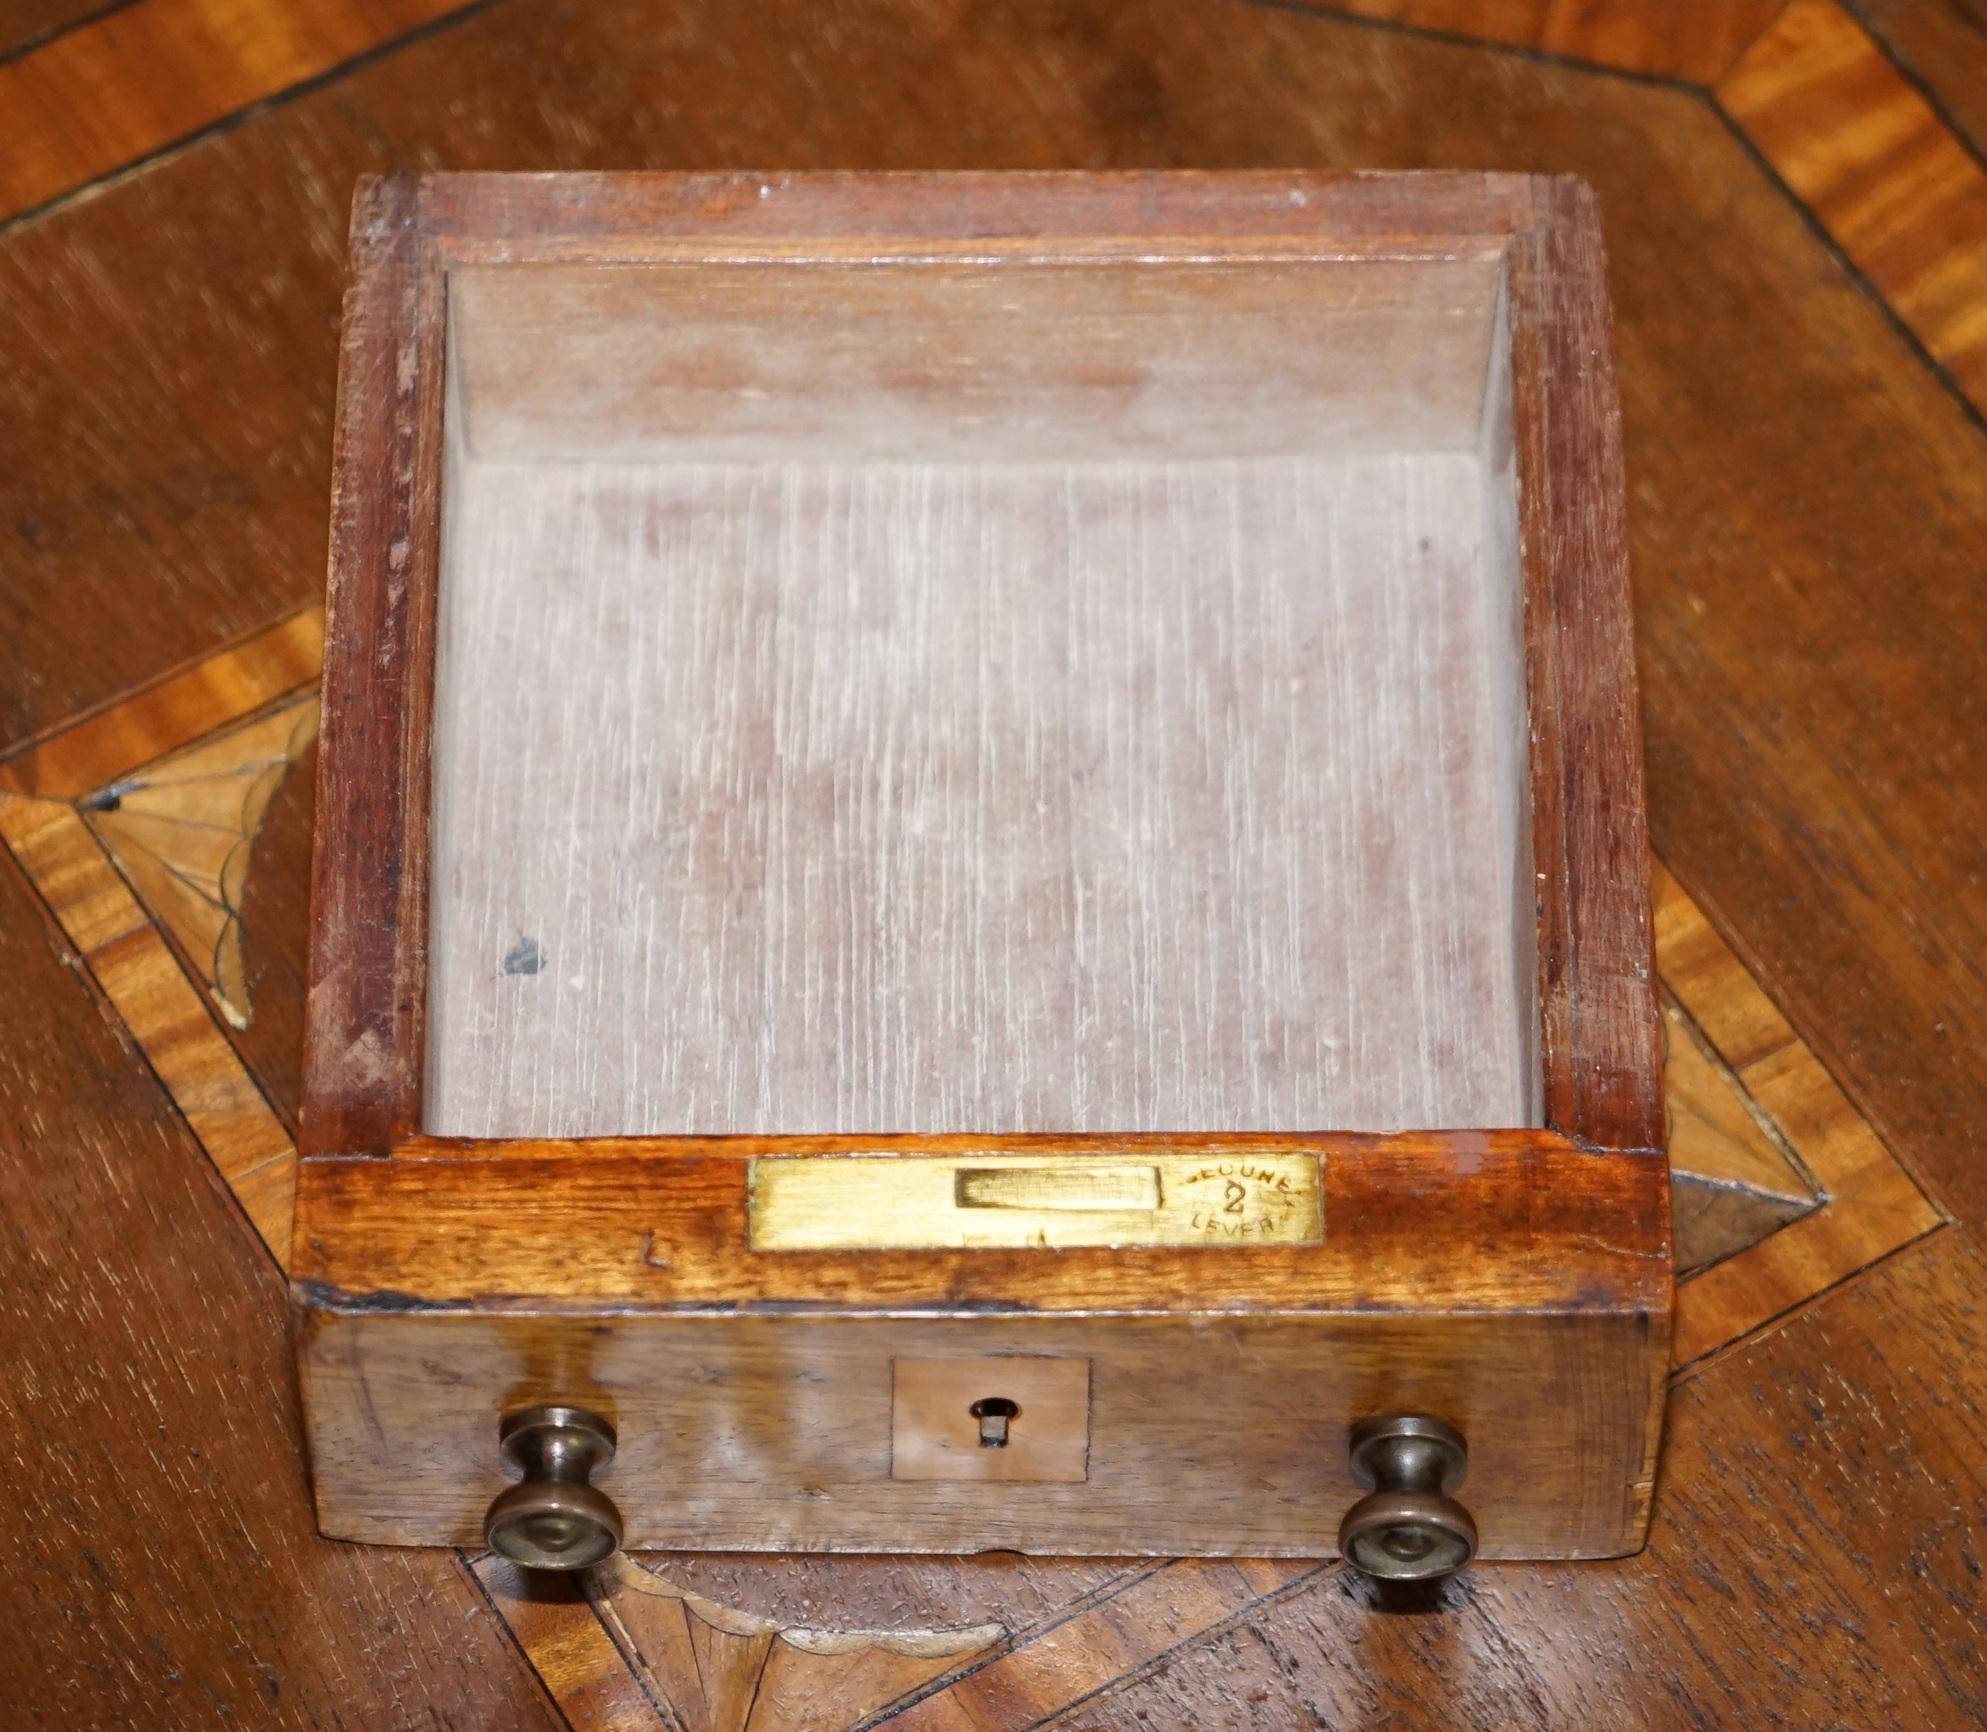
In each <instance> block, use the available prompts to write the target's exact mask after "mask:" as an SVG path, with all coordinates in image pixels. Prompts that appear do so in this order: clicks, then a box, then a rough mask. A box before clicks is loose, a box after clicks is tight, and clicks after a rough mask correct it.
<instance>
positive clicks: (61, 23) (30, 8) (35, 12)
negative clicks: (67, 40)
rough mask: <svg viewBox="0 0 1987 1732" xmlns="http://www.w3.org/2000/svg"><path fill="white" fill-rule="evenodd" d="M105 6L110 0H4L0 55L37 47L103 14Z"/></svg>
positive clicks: (1, 0) (0, 17) (0, 13)
mask: <svg viewBox="0 0 1987 1732" xmlns="http://www.w3.org/2000/svg"><path fill="white" fill-rule="evenodd" d="M108 3H110V4H118V3H120V0H108ZM105 4H106V0H0V54H19V53H21V52H23V51H24V50H26V49H28V48H30V47H33V46H36V45H38V44H40V43H42V42H43V41H45V40H46V39H47V38H48V37H50V36H52V35H54V34H55V33H56V32H57V31H59V30H65V29H68V28H69V27H70V26H72V25H74V24H76V23H78V22H80V21H81V20H83V19H86V18H88V17H90V16H91V15H92V14H93V13H95V12H98V11H101V10H102V9H103V7H104V5H105Z"/></svg>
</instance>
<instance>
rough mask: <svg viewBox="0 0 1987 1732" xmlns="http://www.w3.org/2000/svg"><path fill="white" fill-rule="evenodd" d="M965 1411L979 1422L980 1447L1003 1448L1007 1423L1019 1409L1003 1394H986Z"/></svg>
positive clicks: (1018, 1412) (1017, 1413) (1005, 1444)
mask: <svg viewBox="0 0 1987 1732" xmlns="http://www.w3.org/2000/svg"><path fill="white" fill-rule="evenodd" d="M966 1411H967V1412H968V1413H970V1414H971V1415H972V1416H973V1417H974V1418H975V1419H977V1420H978V1421H979V1422H980V1447H981V1448H982V1449H1005V1448H1006V1447H1007V1423H1008V1421H1009V1420H1011V1419H1014V1418H1016V1417H1017V1416H1018V1415H1019V1414H1020V1412H1021V1409H1020V1408H1018V1407H1016V1406H1015V1405H1014V1403H1013V1402H1011V1401H1009V1400H1008V1399H1007V1397H1006V1396H1004V1395H988V1396H983V1397H981V1399H980V1400H978V1401H976V1402H974V1403H973V1405H972V1406H971V1407H969V1408H967V1409H966Z"/></svg>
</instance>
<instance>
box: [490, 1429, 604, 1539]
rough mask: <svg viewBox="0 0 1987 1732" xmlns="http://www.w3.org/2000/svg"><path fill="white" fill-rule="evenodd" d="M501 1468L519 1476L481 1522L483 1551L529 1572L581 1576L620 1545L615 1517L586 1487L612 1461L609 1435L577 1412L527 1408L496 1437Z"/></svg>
mask: <svg viewBox="0 0 1987 1732" xmlns="http://www.w3.org/2000/svg"><path fill="white" fill-rule="evenodd" d="M497 1449H498V1452H499V1453H500V1454H501V1455H502V1456H503V1458H504V1465H505V1466H506V1467H508V1468H510V1469H511V1470H512V1471H513V1472H514V1473H518V1474H521V1475H523V1479H522V1482H521V1483H520V1484H517V1485H514V1486H512V1487H511V1488H510V1489H509V1490H507V1491H504V1492H501V1493H499V1494H498V1496H497V1498H496V1499H495V1501H494V1502H492V1503H491V1505H490V1513H489V1514H488V1515H486V1516H485V1517H484V1518H483V1537H484V1539H485V1540H487V1541H488V1542H489V1545H490V1549H491V1550H492V1551H495V1552H501V1553H502V1554H503V1555H504V1556H505V1557H507V1558H509V1559H510V1560H511V1562H512V1563H516V1564H523V1565H524V1566H525V1567H526V1568H528V1569H534V1570H582V1569H585V1568H586V1566H587V1565H588V1564H597V1563H599V1562H600V1560H601V1559H602V1558H605V1557H608V1556H611V1555H612V1554H613V1552H614V1551H615V1550H616V1549H617V1548H618V1547H619V1546H620V1544H621V1512H620V1511H619V1510H618V1509H616V1508H615V1507H614V1500H613V1499H612V1498H611V1497H609V1496H608V1495H607V1494H606V1493H605V1492H604V1491H602V1490H600V1489H599V1488H598V1487H597V1486H595V1485H594V1484H592V1483H591V1481H592V1476H593V1474H594V1473H595V1471H596V1470H598V1469H600V1468H603V1467H605V1466H606V1465H607V1464H608V1463H609V1462H610V1461H612V1460H613V1459H614V1428H613V1426H611V1425H609V1424H608V1423H607V1421H606V1420H604V1419H602V1418H601V1417H600V1415H599V1414H597V1413H589V1412H587V1411H586V1409H585V1408H583V1407H530V1408H526V1409H525V1410H524V1411H523V1412H522V1413H514V1414H512V1415H511V1416H510V1418H508V1419H506V1420H505V1421H504V1423H503V1427H502V1429H501V1430H500V1431H499V1432H498V1433H497Z"/></svg>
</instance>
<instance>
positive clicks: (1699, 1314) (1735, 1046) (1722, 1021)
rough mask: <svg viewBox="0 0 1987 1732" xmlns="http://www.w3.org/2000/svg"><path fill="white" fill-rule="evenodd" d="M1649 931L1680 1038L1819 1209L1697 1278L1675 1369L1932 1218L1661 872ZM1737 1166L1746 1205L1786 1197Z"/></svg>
mask: <svg viewBox="0 0 1987 1732" xmlns="http://www.w3.org/2000/svg"><path fill="white" fill-rule="evenodd" d="M1656 933H1657V956H1658V959H1659V961H1660V965H1661V967H1662V971H1663V980H1664V983H1665V985H1666V986H1667V987H1668V988H1669V991H1670V992H1671V994H1672V995H1673V996H1674V998H1675V1000H1676V1002H1677V1004H1678V1006H1679V1008H1680V1009H1681V1011H1682V1012H1683V1013H1684V1014H1685V1015H1686V1016H1687V1017H1688V1018H1689V1021H1690V1029H1689V1033H1690V1035H1691V1036H1692V1037H1693V1038H1695V1039H1697V1040H1701V1041H1702V1042H1703V1043H1704V1047H1705V1049H1706V1054H1707V1056H1708V1057H1709V1058H1710V1059H1712V1060H1713V1061H1715V1062H1716V1063H1717V1064H1719V1065H1720V1066H1722V1067H1724V1068H1725V1069H1727V1070H1728V1071H1729V1073H1730V1075H1731V1078H1732V1081H1733V1083H1734V1084H1735V1085H1736V1087H1737V1089H1738V1090H1739V1091H1740V1095H1741V1098H1742V1099H1743V1100H1744V1101H1745V1102H1746V1103H1747V1104H1748V1106H1749V1109H1750V1111H1751V1112H1753V1113H1755V1114H1756V1115H1757V1116H1758V1121H1759V1122H1760V1124H1761V1125H1762V1126H1763V1127H1768V1128H1770V1131H1771V1134H1772V1136H1773V1137H1774V1138H1775V1139H1776V1141H1777V1142H1778V1143H1779V1144H1780V1147H1781V1149H1782V1150H1783V1151H1784V1155H1785V1156H1786V1157H1787V1158H1789V1159H1790V1160H1791V1161H1793V1162H1798V1178H1799V1179H1800V1180H1805V1181H1806V1185H1807V1188H1809V1189H1810V1190H1811V1191H1812V1194H1813V1195H1814V1196H1815V1197H1816V1198H1817V1199H1819V1202H1820V1206H1819V1207H1809V1208H1796V1209H1794V1210H1792V1211H1790V1212H1789V1213H1788V1214H1787V1216H1786V1217H1785V1224H1784V1225H1783V1226H1782V1227H1781V1229H1780V1230H1779V1231H1776V1232H1774V1233H1773V1234H1772V1235H1771V1236H1770V1237H1767V1238H1765V1239H1764V1240H1763V1242H1761V1243H1759V1244H1757V1245H1755V1246H1753V1247H1752V1248H1751V1249H1750V1250H1748V1251H1746V1252H1745V1253H1744V1254H1743V1255H1740V1256H1735V1257H1731V1258H1728V1259H1726V1260H1724V1261H1720V1262H1715V1263H1711V1264H1709V1265H1707V1266H1704V1267H1701V1268H1700V1269H1699V1270H1698V1272H1697V1276H1696V1278H1695V1279H1694V1280H1693V1281H1692V1282H1691V1283H1690V1285H1689V1288H1688V1290H1687V1291H1688V1298H1687V1299H1686V1300H1685V1301H1684V1302H1683V1303H1682V1304H1680V1305H1679V1307H1678V1317H1677V1331H1676V1342H1675V1353H1676V1358H1677V1362H1678V1363H1679V1364H1680V1365H1688V1364H1690V1363H1691V1362H1692V1361H1694V1360H1696V1359H1698V1358H1700V1357H1702V1356H1703V1355H1705V1354H1707V1353H1710V1352H1713V1351H1714V1350H1716V1349H1717V1348H1719V1347H1722V1346H1725V1345H1727V1344H1729V1343H1730V1342H1732V1341H1733V1340H1735V1339H1737V1338H1738V1337H1740V1336H1742V1335H1744V1334H1746V1333H1747V1332H1748V1331H1750V1330H1752V1329H1755V1328H1757V1327H1759V1326H1760V1325H1761V1324H1762V1323H1765V1322H1768V1321H1770V1320H1771V1319H1773V1318H1776V1317H1779V1316H1782V1315H1784V1314H1785V1313H1786V1312H1788V1311H1790V1310H1793V1309H1794V1308H1796V1307H1798V1306H1800V1305H1802V1304H1804V1303H1805V1302H1807V1301H1808V1300H1809V1299H1810V1298H1812V1297H1813V1296H1814V1295H1815V1294H1818V1293H1821V1292H1824V1291H1826V1290H1827V1289H1828V1288H1829V1287H1831V1286H1832V1285H1834V1283H1836V1282H1837V1281H1840V1280H1842V1279H1844V1278H1845V1277H1847V1276H1849V1275H1851V1274H1853V1273H1854V1272H1855V1271H1857V1270H1858V1269H1861V1268H1864V1267H1865V1266H1867V1265H1869V1264H1871V1263H1873V1262H1875V1261H1876V1260H1877V1259H1878V1258H1880V1257H1882V1256H1884V1255H1886V1254H1887V1253H1889V1252H1891V1251H1894V1250H1896V1249H1897V1248H1898V1247H1899V1246H1901V1245H1904V1244H1907V1243H1909V1242H1910V1241H1911V1240H1912V1239H1915V1238H1917V1237H1919V1236H1921V1235H1923V1234H1926V1233H1929V1232H1932V1231H1933V1230H1934V1229H1935V1228H1937V1227H1938V1225H1939V1224H1940V1222H1941V1220H1942V1219H1943V1216H1942V1215H1941V1212H1940V1211H1939V1209H1938V1208H1936V1207H1935V1206H1934V1205H1933V1203H1932V1202H1931V1201H1930V1200H1929V1199H1928V1198H1927V1197H1926V1196H1925V1194H1924V1192H1923V1191H1921V1190H1920V1189H1919V1187H1918V1186H1917V1185H1916V1184H1915V1183H1913V1181H1912V1178H1911V1175H1910V1173H1909V1172H1908V1171H1907V1170H1906V1169H1905V1168H1904V1167H1903V1166H1902V1165H1900V1163H1899V1162H1898V1161H1897V1160H1896V1158H1895V1157H1894V1156H1893V1155H1892V1154H1891V1153H1890V1151H1889V1150H1888V1149H1886V1148H1885V1147H1884V1144H1883V1141H1882V1139H1881V1137H1879V1135H1878V1134H1877V1132H1876V1131H1875V1130H1874V1129H1873V1128H1872V1127H1871V1125H1870V1124H1869V1123H1868V1121H1867V1120H1866V1119H1865V1118H1864V1117H1863V1116H1862V1115H1861V1114H1860V1113H1858V1112H1857V1111H1856V1109H1855V1106H1854V1105H1853V1104H1852V1102H1851V1101H1850V1100H1849V1098H1848V1097H1847V1096H1846V1095H1845V1094H1844V1093H1843V1091H1842V1088H1841V1086H1840V1085H1839V1084H1838V1083H1837V1082H1836V1081H1835V1079H1834V1078H1833V1077H1832V1076H1830V1075H1829V1073H1828V1071H1827V1070H1826V1069H1825V1068H1824V1067H1823V1066H1822V1065H1821V1063H1820V1062H1819V1061H1818V1060H1817V1059H1816V1057H1815V1055H1814V1053H1813V1052H1812V1051H1811V1050H1810V1049H1809V1048H1808V1047H1807V1045H1806V1044H1805V1043H1804V1042H1802V1041H1801V1039H1800V1038H1799V1037H1798V1036H1797V1035H1796V1033H1795V1032H1794V1030H1793V1028H1792V1027H1791V1026H1790V1025H1789V1024H1788V1022H1787V1020H1786V1018H1785V1017H1784V1016H1783V1015H1782V1014H1781V1012H1780V1011H1779V1009H1778V1008H1777V1007H1776V1006H1775V1005H1774V1004H1773V1002H1772V1001H1771V1000H1770V999H1768V998H1767V996H1766V995H1765V994H1764V993H1763V992H1761V991H1760V990H1759V988H1758V986H1757V985H1756V983H1755V982H1754V981H1753V979H1752V977H1751V976H1750V975H1749V974H1748V973H1747V971H1746V969H1745V967H1744V966H1743V964H1741V962H1740V961H1739V959H1738V957H1737V956H1736V955H1735V954H1734V953H1733V951H1732V949H1731V947H1730V946H1729V945H1727V944H1726V943H1725V941H1724V940H1723V939H1722V938H1720V937H1719V936H1718V934H1717V932H1716V930H1715V929H1714V928H1713V927H1712V925H1711V923H1710V922H1709V921H1708V920H1707V919H1706V918H1705V916H1704V914H1703V912H1702V910H1701V909H1699V908H1697V907H1696V906H1695V905H1694V904H1693V903H1692V902H1691V901H1690V899H1689V898H1688V897H1687V896H1685V895H1684V894H1683V892H1682V890H1681V889H1680V888H1679V887H1678V886H1677V884H1676V882H1675V880H1674V879H1672V878H1670V877H1669V875H1668V874H1667V873H1661V872H1659V873H1658V875H1657V880H1656ZM1685 1098H1686V1100H1688V1099H1689V1098H1690V1097H1689V1095H1688V1093H1686V1097H1685ZM1738 1158H1744V1157H1738ZM1734 1160H1735V1152H1734V1151H1732V1150H1731V1149H1730V1148H1729V1147H1728V1148H1727V1149H1726V1150H1724V1151H1723V1152H1722V1153H1721V1154H1720V1156H1719V1157H1718V1166H1719V1168H1720V1169H1721V1170H1722V1171H1723V1172H1724V1173H1725V1174H1727V1175H1729V1174H1730V1173H1731V1172H1732V1171H1733V1170H1734ZM1746 1166H1747V1167H1748V1169H1750V1171H1751V1172H1752V1173H1753V1175H1754V1177H1753V1178H1752V1184H1753V1186H1754V1187H1755V1189H1754V1194H1755V1195H1756V1196H1757V1195H1765V1196H1770V1195H1772V1194H1773V1193H1774V1192H1775V1191H1776V1190H1777V1191H1778V1192H1780V1193H1781V1194H1783V1195H1784V1194H1786V1193H1788V1192H1790V1191H1793V1192H1796V1193H1798V1190H1799V1188H1800V1187H1799V1185H1798V1184H1797V1185H1794V1186H1789V1185H1788V1184H1787V1183H1786V1182H1785V1179H1784V1178H1783V1179H1781V1180H1779V1181H1777V1182H1775V1183H1773V1184H1772V1185H1770V1186H1768V1187H1766V1188H1763V1189H1762V1188H1760V1187H1759V1180H1758V1177H1757V1174H1758V1173H1759V1170H1760V1169H1759V1162H1758V1156H1757V1154H1755V1155H1754V1156H1752V1157H1751V1158H1749V1159H1746ZM1767 1170H1768V1171H1769V1172H1770V1168H1769V1169H1767ZM1684 1208H1685V1209H1686V1210H1687V1208H1688V1205H1687V1204H1686V1205H1684ZM1680 1212H1681V1211H1680Z"/></svg>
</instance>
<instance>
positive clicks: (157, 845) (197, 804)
mask: <svg viewBox="0 0 1987 1732" xmlns="http://www.w3.org/2000/svg"><path fill="white" fill-rule="evenodd" d="M317 721H318V700H317V694H316V693H315V692H311V693H307V694H305V695H304V696H302V697H299V698H295V699H293V700H291V701H290V702H288V703H286V704H283V705H282V706H281V707H279V708H278V709H276V710H273V711H271V712H270V713H269V714H268V715H266V716H262V717H260V718H258V719H257V720H255V721H252V722H249V723H246V724H244V725H243V726H241V727H238V728H232V729H230V730H228V731H227V732H225V733H222V734H220V735H217V736H215V737H212V738H210V739H207V740H204V741H202V742H201V743H200V744H199V745H196V746H189V747H187V748H186V750H184V751H180V752H175V753H173V754H172V755H171V756H169V757H166V758H162V759H160V760H159V761H158V762H157V763H156V764H150V765H147V766H146V767H145V768H144V769H142V770H137V771H134V772H132V773H131V774H129V775H125V776H120V777H119V778H118V779H117V780H116V781H114V782H112V783H110V784H109V785H108V786H107V787H103V788H99V789H98V790H97V791H96V792H95V793H93V794H87V795H85V796H84V797H83V798H82V799H81V800H79V801H78V802H77V806H78V807H79V809H80V810H81V811H82V813H83V816H84V817H85V818H86V819H88V820H89V823H90V826H91V828H93V829H94V830H95V831H96V833H97V834H98V836H100V837H101V838H102V839H103V843H104V846H105V847H106V848H108V849H109V850H110V856H111V858H112V859H113V860H115V861H116V862H117V865H118V869H119V870H120V871H122V872H123V874H124V876H125V877H126V878H127V879H128V880H129V881H130V884H131V888H132V889H133V890H134V891H136V892H137V894H138V897H139V900H141V901H142V902H144V903H145V905H146V906H147V907H149V908H150V909H151V910H152V912H153V913H154V914H155V915H157V916H158V918H159V919H160V921H162V922H163V923H164V925H165V927H166V930H167V931H169V932H170V933H171V934H172V935H173V937H174V938H175V939H177V940H178V942H179V945H180V948H181V949H182V950H184V951H185V952H186V955H187V957H188V958H189V959H190V960H191V961H192V963H193V964H194V966H195V967H196V968H197V969H198V970H199V972H200V974H201V976H202V978H203V980H204V982H205V984H206V986H207V989H208V991H209V992H210V993H212V994H213V998H214V1002H215V1003H216V1004H217V1005H218V1006H219V1007H220V1010H221V1014H222V1015H223V1016H225V1017H226V1018H227V1019H228V1021H229V1022H230V1023H232V1024H233V1025H234V1026H235V1027H236V1028H246V1027H247V1026H248V1020H249V1017H250V1016H251V1015H252V1014H253V1010H252V1007H251V1006H250V1004H249V1001H248V983H247V980H246V979H245V977H244V973H243V968H242V947H241V900H242V890H243V887H244V885H245V884H246V883H247V881H248V866H249V858H250V850H251V849H252V847H253V845H254V842H255V832H256V828H257V826H258V825H260V824H261V822H262V815H263V813H264V812H266V811H267V810H268V809H269V802H270V801H271V800H272V799H274V798H275V796H276V790H277V789H278V788H279V787H280V786H281V785H282V781H283V778H284V777H285V776H286V775H288V774H289V771H290V766H291V765H293V764H294V763H296V761H297V760H298V759H299V758H301V757H302V756H303V755H304V753H305V752H307V751H308V750H309V749H310V746H311V743H312V742H313V741H314V740H315V739H316V738H317Z"/></svg>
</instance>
